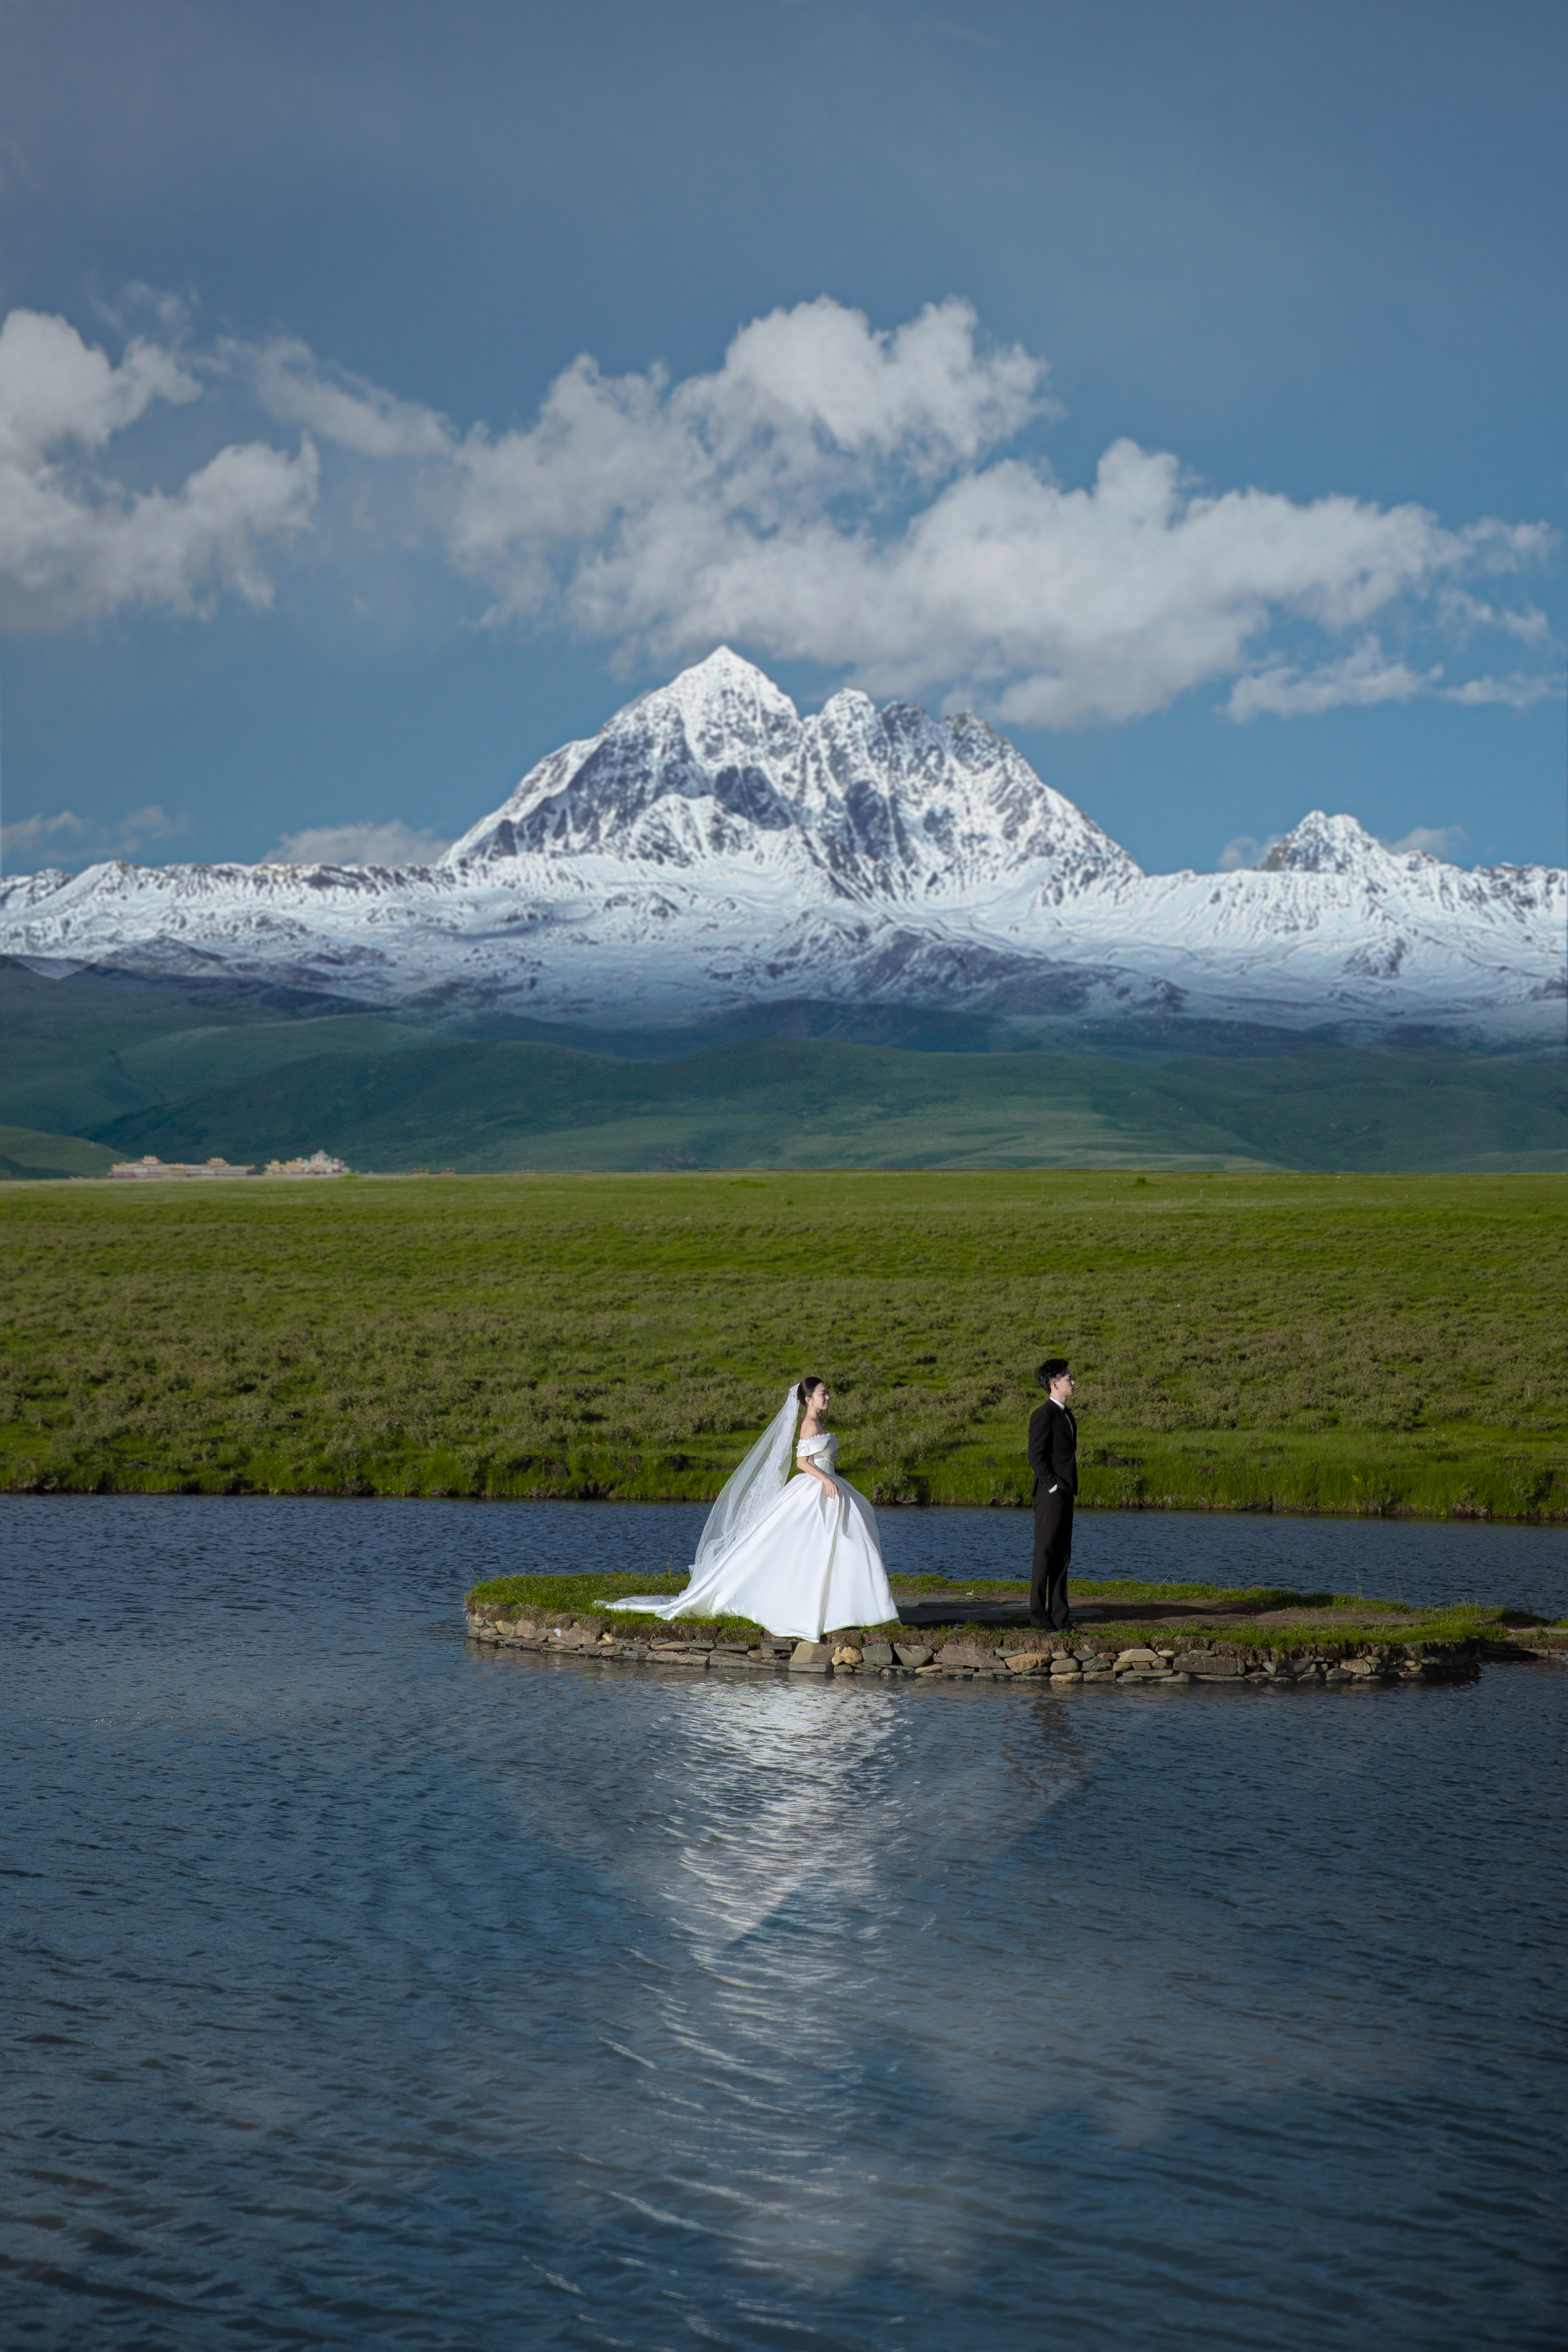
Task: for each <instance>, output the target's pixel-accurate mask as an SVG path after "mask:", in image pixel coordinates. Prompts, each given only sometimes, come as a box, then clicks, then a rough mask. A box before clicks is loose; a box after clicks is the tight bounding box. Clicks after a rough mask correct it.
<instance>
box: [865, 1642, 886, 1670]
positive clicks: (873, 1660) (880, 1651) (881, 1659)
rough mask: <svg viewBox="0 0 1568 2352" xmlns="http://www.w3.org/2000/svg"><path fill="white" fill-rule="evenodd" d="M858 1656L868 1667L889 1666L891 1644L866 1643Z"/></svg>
mask: <svg viewBox="0 0 1568 2352" xmlns="http://www.w3.org/2000/svg"><path fill="white" fill-rule="evenodd" d="M860 1655H861V1657H862V1659H863V1660H864V1662H865V1664H867V1665H868V1666H890V1665H891V1664H892V1663H893V1645H892V1643H891V1642H868V1643H867V1644H866V1646H865V1648H864V1649H863V1650H862V1652H861V1653H860Z"/></svg>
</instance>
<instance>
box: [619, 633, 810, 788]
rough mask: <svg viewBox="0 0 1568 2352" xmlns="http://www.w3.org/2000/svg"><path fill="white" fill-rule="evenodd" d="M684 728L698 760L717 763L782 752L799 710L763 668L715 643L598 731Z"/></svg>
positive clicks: (792, 736) (796, 726)
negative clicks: (700, 658) (752, 754)
mask: <svg viewBox="0 0 1568 2352" xmlns="http://www.w3.org/2000/svg"><path fill="white" fill-rule="evenodd" d="M672 723H673V724H676V725H679V727H682V728H684V730H685V733H686V738H687V741H688V742H689V745H690V748H691V750H692V751H694V752H695V753H696V754H697V756H698V758H699V759H700V760H702V761H706V762H708V763H709V764H710V765H712V764H715V763H717V764H719V765H722V764H723V763H724V762H725V761H727V760H730V759H733V758H734V757H735V755H736V754H737V753H742V754H743V753H745V752H747V751H752V752H755V751H773V752H777V751H783V750H784V748H785V747H786V746H788V745H792V744H793V743H794V741H795V738H796V737H797V736H798V735H799V732H800V713H799V711H798V710H797V709H795V704H794V703H793V702H792V701H791V700H790V698H789V697H788V695H787V694H785V693H784V689H783V688H782V687H777V686H775V685H774V684H773V679H772V678H771V677H769V676H768V674H767V672H766V671H765V670H761V669H759V668H758V667H757V666H756V664H755V663H754V662H749V661H747V660H746V659H745V658H744V656H742V655H741V654H738V653H735V652H734V651H733V650H732V649H731V647H730V646H714V648H713V651H712V652H711V653H710V655H709V656H708V657H707V659H706V660H705V661H700V662H693V664H692V665H691V667H690V668H689V669H683V670H681V671H680V672H679V674H678V675H677V676H676V677H672V678H671V679H670V681H669V683H668V686H656V687H654V688H651V690H650V691H649V692H648V693H647V694H639V695H638V696H637V699H636V700H635V701H633V702H628V703H627V704H626V708H625V709H622V710H617V711H616V715H615V717H614V718H613V719H611V720H610V722H609V725H608V726H607V727H605V729H603V730H602V733H603V734H605V735H609V734H612V733H620V732H622V731H623V730H624V729H626V727H634V728H639V729H643V730H647V729H649V728H652V729H655V730H660V731H662V730H663V729H664V728H668V726H670V725H671V724H672Z"/></svg>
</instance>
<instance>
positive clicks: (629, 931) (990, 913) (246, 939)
mask: <svg viewBox="0 0 1568 2352" xmlns="http://www.w3.org/2000/svg"><path fill="white" fill-rule="evenodd" d="M3 919H4V944H5V950H6V951H7V952H8V953H10V954H12V955H15V956H18V957H22V958H24V959H26V961H28V962H30V963H31V964H33V966H34V968H35V969H37V970H39V971H69V970H73V969H77V968H79V967H80V966H81V965H82V964H84V963H90V962H98V963H110V964H113V965H115V966H118V967H120V968H121V969H126V970H131V971H145V972H167V973H197V972H207V973H213V974H225V975H228V976H232V977H235V978H244V979H247V980H253V981H266V982H268V983H270V984H272V985H275V986H277V985H282V986H288V987H290V988H295V989H304V990H307V991H323V992H329V993H331V995H332V996H334V997H336V998H339V999H344V998H346V999H351V1000H353V1001H356V1002H358V1003H363V1004H365V1005H367V1006H376V1007H381V1008H391V1007H395V1006H397V1005H399V1004H405V1003H409V1002H411V1001H412V1000H414V999H416V998H418V999H422V1000H425V1001H426V1003H429V1002H430V1001H431V1000H432V998H442V999H445V1001H447V1002H448V1003H452V1004H453V1005H454V1006H455V1007H468V1006H473V1007H477V1006H481V1005H482V1006H490V1007H494V1008H497V1009H510V1010H512V1011H515V1012H518V1013H528V1014H530V1015H531V1016H532V1017H534V1018H536V1019H542V1020H549V1021H567V1022H574V1023H579V1024H598V1023H605V1022H609V1021H616V1022H621V1023H625V1022H626V1021H630V1020H637V1021H641V1022H644V1023H648V1024H658V1023H680V1024H693V1023H700V1022H702V1021H703V1020H704V1019H709V1018H711V1017H713V1016H714V1015H716V1014H719V1013H729V1012H732V1011H733V1010H735V1009H736V1008H737V1007H739V1006H742V1005H755V1004H765V1003H776V1002H780V1001H784V1000H798V999H801V998H810V999H813V1000H818V1001H820V1000H827V1001H830V1002H831V1001H837V1002H843V1003H857V1004H898V1003H902V1004H921V1005H931V1006H943V1007H954V1008H960V1009H963V1010H966V1011H971V1012H1006V1013H1015V1014H1026V1013H1038V1014H1058V1015H1059V1014H1068V1013H1070V1014H1075V1015H1078V1016H1079V1017H1082V1018H1088V1019H1107V1018H1114V1017H1116V1016H1118V1015H1131V1014H1148V1013H1167V1014H1170V1015H1175V1016H1179V1015H1183V1014H1187V1015H1195V1016H1201V1017H1203V1018H1205V1019H1207V1020H1215V1019H1219V1020H1245V1021H1247V1022H1250V1023H1261V1024H1268V1025H1273V1026H1279V1027H1284V1028H1310V1029H1326V1030H1330V1031H1331V1032H1333V1033H1335V1034H1339V1035H1340V1036H1342V1037H1345V1038H1363V1039H1371V1038H1376V1037H1380V1036H1389V1035H1397V1034H1420V1033H1437V1034H1448V1035H1451V1036H1453V1037H1454V1038H1456V1039H1459V1038H1464V1039H1474V1040H1481V1039H1489V1038H1496V1039H1505V1038H1513V1039H1517V1040H1519V1041H1520V1042H1521V1043H1525V1042H1531V1041H1537V1040H1539V1041H1541V1042H1546V1041H1549V1040H1552V1039H1555V1040H1558V1041H1561V1040H1562V1038H1563V1027H1564V1013H1565V999H1568V984H1565V979H1564V964H1565V958H1568V875H1565V874H1564V873H1563V872H1562V871H1559V870H1557V869H1554V868H1548V867H1542V866H1494V867H1490V868H1486V869H1481V870H1478V871H1476V872H1473V873H1471V872H1466V871H1464V870H1463V869H1461V868H1459V867H1458V866H1447V865H1443V864H1440V863H1438V862H1437V861H1436V860H1435V859H1433V858H1430V857H1426V856H1421V855H1419V854H1415V853H1405V852H1394V851H1391V850H1388V849H1385V848H1384V847H1383V846H1382V845H1381V844H1379V843H1378V842H1376V841H1375V840H1373V837H1372V836H1371V835H1369V834H1367V833H1366V832H1365V831H1364V830H1363V827H1362V826H1361V825H1360V824H1357V822H1356V821H1355V819H1354V818H1353V817H1349V816H1325V815H1323V814H1321V813H1319V812H1314V813H1313V814H1311V815H1310V816H1308V817H1306V818H1304V819H1303V821H1302V822H1301V824H1300V825H1298V826H1297V828H1296V830H1295V831H1294V832H1293V833H1292V834H1291V835H1289V837H1288V838H1287V839H1286V840H1285V841H1283V842H1281V843H1280V844H1279V845H1278V847H1277V848H1275V849H1274V850H1273V851H1272V852H1271V853H1270V855H1269V856H1268V860H1267V861H1266V863H1265V866H1264V867H1263V868H1262V869H1261V870H1259V871H1256V872H1245V873H1235V874H1194V873H1183V874H1173V875H1146V874H1144V873H1142V871H1141V869H1140V868H1139V866H1137V865H1136V864H1135V862H1134V861H1133V859H1132V858H1131V856H1129V855H1128V854H1127V852H1126V851H1125V850H1124V849H1122V848H1121V847H1120V846H1119V845H1117V844H1116V843H1115V842H1113V841H1112V840H1111V839H1110V837H1109V835H1106V834H1104V833H1102V832H1101V831H1100V828H1099V826H1098V825H1096V824H1092V823H1091V822H1090V820H1089V818H1088V817H1086V816H1084V815H1083V814H1082V813H1081V811H1079V809H1077V808H1075V807H1074V806H1073V804H1072V803H1071V802H1070V801H1068V800H1066V799H1064V798H1063V797H1062V795H1061V794H1060V793H1056V792H1053V791H1052V790H1051V789H1050V787H1049V786H1048V785H1047V784H1046V783H1044V782H1041V780H1040V778H1039V777H1038V776H1037V774H1036V773H1035V772H1034V770H1033V769H1032V768H1031V767H1030V766H1029V764H1028V762H1027V761H1026V760H1025V759H1024V758H1023V757H1022V755H1021V754H1020V753H1019V752H1018V751H1016V750H1015V749H1014V747H1013V746H1012V745H1011V744H1010V743H1008V742H1006V741H1005V740H1004V739H1003V738H1001V737H1000V736H998V735H996V734H995V733H994V731H993V730H991V729H990V728H989V727H988V726H986V725H985V724H984V721H982V720H979V719H974V718H973V717H970V716H967V715H965V716H961V717H959V718H955V719H932V718H931V716H930V715H929V714H928V713H927V712H926V711H924V710H922V709H918V708H917V707H916V706H914V705H913V704H910V703H898V702H895V703H890V704H889V705H888V706H887V708H886V709H881V710H878V709H876V708H875V707H874V705H873V704H872V703H871V702H870V701H869V700H868V698H867V697H866V696H865V695H863V694H859V693H857V692H855V691H853V690H846V691H844V692H841V693H838V694H836V695H834V696H833V697H832V698H830V700H829V701H828V702H827V703H826V705H825V707H824V708H823V709H822V710H821V711H820V712H819V713H817V714H816V715H815V716H813V717H808V718H805V719H803V718H802V717H801V716H800V714H799V712H798V711H797V710H796V709H795V705H794V704H793V702H791V701H790V699H789V698H788V697H787V696H786V695H784V694H783V693H782V692H781V691H780V690H779V688H777V687H775V686H774V685H773V683H772V681H771V680H770V679H769V678H767V677H765V676H764V675H763V672H762V671H761V670H759V669H756V668H755V667H752V665H751V664H750V663H749V662H745V661H742V659H740V658H739V656H736V655H734V654H732V653H731V652H729V651H728V649H727V648H723V647H721V648H720V650H719V651H718V652H717V653H715V654H713V655H712V656H710V658H709V659H708V660H707V661H705V662H702V663H700V664H699V665H698V666H697V667H695V668H692V669H689V670H686V671H684V672H683V673H682V674H681V675H680V676H679V677H677V678H675V679H674V680H673V681H672V682H671V683H670V684H669V685H668V686H666V687H662V688H658V689H657V690H656V691H655V692H653V693H651V694H647V695H644V696H643V697H641V698H640V699H639V700H637V701H636V702H634V703H631V704H629V705H628V706H627V707H626V709H624V710H621V711H618V712H617V713H616V716H615V717H614V718H613V719H611V720H610V721H609V722H608V724H607V725H606V726H605V727H604V728H603V729H602V730H600V732H599V733H598V734H597V735H596V736H595V737H594V738H593V739H592V740H589V741H585V742H576V743H568V744H565V745H563V747H562V749H561V750H560V751H554V752H552V753H551V754H550V756H549V757H548V758H547V759H545V760H543V761H541V762H540V763H539V765H538V766H537V767H536V768H534V769H533V770H532V771H531V772H530V773H529V774H528V775H527V776H525V777H524V778H523V780H522V782H521V783H520V784H519V786H518V787H517V790H516V791H515V792H514V793H512V794H511V796H510V799H509V800H508V801H507V802H506V803H505V804H504V805H503V806H502V807H501V808H500V809H497V810H496V811H494V812H493V814H490V815H489V816H487V817H484V818H482V819H481V820H480V821H479V824H476V825H474V826H473V827H472V828H471V830H470V831H469V832H468V833H467V834H466V835H464V836H463V838H462V840H460V841H459V842H458V843H456V844H455V845H454V846H453V847H452V849H451V850H450V851H449V852H448V853H447V856H446V857H445V858H443V859H442V860H441V862H440V863H439V864H438V865H437V866H425V867H409V868H402V869H390V868H385V867H380V866H161V867H145V866H128V865H123V864H113V865H103V866H92V867H89V869H88V870H87V871H86V872H85V873H82V874H79V875H75V876H72V875H69V874H66V873H61V872H58V871H52V872H48V873H44V874H38V875H33V876H26V877H17V878H15V879H12V880H10V881H8V882H6V884H5V887H4V898H3Z"/></svg>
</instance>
